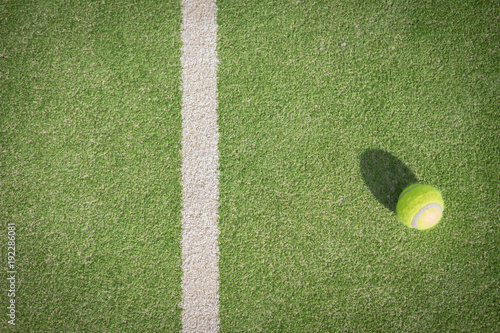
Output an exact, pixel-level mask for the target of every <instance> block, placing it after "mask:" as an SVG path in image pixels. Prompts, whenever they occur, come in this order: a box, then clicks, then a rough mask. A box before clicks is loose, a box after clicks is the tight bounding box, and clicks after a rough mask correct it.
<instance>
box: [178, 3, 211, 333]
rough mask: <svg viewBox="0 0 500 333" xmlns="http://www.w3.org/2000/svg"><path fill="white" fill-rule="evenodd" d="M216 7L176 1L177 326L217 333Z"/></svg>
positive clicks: (185, 329) (186, 330) (189, 329)
mask: <svg viewBox="0 0 500 333" xmlns="http://www.w3.org/2000/svg"><path fill="white" fill-rule="evenodd" d="M216 14H217V6H216V4H215V0H182V31H181V39H182V43H183V46H182V57H181V65H182V89H183V94H182V168H181V170H182V186H183V190H182V196H183V211H182V261H183V263H182V270H183V277H182V292H183V296H182V308H183V310H182V326H183V332H189V333H191V332H204V333H210V332H218V330H219V295H218V290H219V264H218V261H219V246H218V236H219V229H218V226H217V222H218V221H217V220H218V213H217V209H218V199H219V187H218V186H219V171H218V166H219V157H218V148H217V142H218V137H219V134H218V127H217V113H216V111H217V53H216V46H217V23H216Z"/></svg>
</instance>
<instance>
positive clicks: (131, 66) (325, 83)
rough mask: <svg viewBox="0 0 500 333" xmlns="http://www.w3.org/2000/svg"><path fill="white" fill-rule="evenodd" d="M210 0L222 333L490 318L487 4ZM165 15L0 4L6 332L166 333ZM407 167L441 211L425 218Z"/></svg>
mask: <svg viewBox="0 0 500 333" xmlns="http://www.w3.org/2000/svg"><path fill="white" fill-rule="evenodd" d="M217 7H218V11H217V15H218V16H217V23H218V25H219V30H218V34H219V36H218V49H217V51H218V59H219V72H218V92H219V95H218V104H219V109H218V114H219V131H220V137H219V150H220V152H219V154H220V156H219V159H220V160H219V161H220V189H219V191H220V207H219V215H220V218H219V226H220V229H221V234H220V238H219V243H220V245H219V246H220V254H221V257H220V331H221V332H449V331H457V332H494V331H495V330H496V327H498V326H499V324H500V319H499V315H498V313H499V312H500V309H499V306H498V304H499V299H500V297H499V296H500V295H499V287H500V286H499V277H500V271H499V268H498V267H499V264H500V263H499V260H498V259H499V256H498V249H497V248H498V236H497V234H496V233H497V230H498V226H499V225H498V220H499V218H500V211H499V203H498V197H499V196H500V191H499V177H498V176H499V174H498V169H499V168H500V163H499V159H498V144H499V139H498V123H499V119H498V107H499V103H498V93H499V91H498V87H499V83H500V82H499V78H498V73H499V58H498V45H499V35H498V33H499V31H498V17H499V6H498V4H497V3H496V2H495V1H471V0H465V1H458V0H457V1H448V2H444V1H402V0H394V1H352V0H347V1H337V0H329V1H319V0H316V1H296V0H294V1H283V0H280V1H236V0H234V1H229V0H218V1H217ZM180 28H181V7H180V2H179V1H153V0H145V1H138V2H134V1H126V0H122V1H91V2H90V1H73V2H71V3H68V2H63V1H55V0H50V1H10V2H8V1H5V2H2V3H1V4H0V117H1V118H0V126H1V132H0V148H1V149H0V163H1V167H0V177H1V182H0V189H1V193H2V200H1V202H0V218H1V220H2V228H3V230H4V231H0V249H1V250H0V251H1V252H0V253H1V258H0V264H1V267H2V270H3V272H5V271H7V262H6V253H7V246H6V244H7V223H15V224H16V227H17V236H16V237H17V238H16V250H17V251H16V259H17V263H16V268H17V286H18V290H17V293H16V294H17V296H16V302H17V303H16V304H17V307H16V309H17V310H18V313H17V317H16V326H15V327H12V326H11V325H9V324H8V323H7V319H8V318H7V316H6V315H5V314H6V313H7V311H6V310H5V314H4V313H3V312H2V313H0V318H3V319H1V320H0V331H7V330H8V329H10V330H12V331H16V330H17V331H19V332H53V331H57V332H81V331H82V332H83V331H88V332H142V331H147V332H178V331H179V330H180V329H181V326H182V324H181V308H180V306H179V303H180V301H181V293H182V290H181V275H182V271H181V268H180V267H181V243H180V242H181V184H180V180H181V174H180V166H181V163H182V161H181V154H180V150H181V144H180V143H181V129H182V128H181V127H182V124H181V113H180V111H181V97H182V91H181V90H180V89H179V88H180V85H181V66H180V56H181V51H180V48H181V41H180ZM414 181H419V182H423V183H429V184H432V185H434V186H436V187H438V188H439V189H440V190H441V191H442V193H443V197H444V200H445V205H446V210H445V212H444V218H443V220H442V221H441V223H440V224H439V225H438V226H436V227H435V228H433V229H430V230H428V231H424V232H421V231H415V230H412V229H409V228H407V227H406V226H404V225H402V223H401V222H399V221H398V220H397V217H396V214H395V211H394V210H395V203H396V200H397V196H398V195H399V191H400V190H402V188H403V187H404V185H406V184H407V183H409V182H414ZM6 276H7V274H6V273H5V274H3V277H2V278H1V279H0V294H1V295H2V297H1V298H0V301H1V303H2V304H0V306H1V307H2V308H3V309H5V308H6V306H7V301H8V298H7V297H5V294H6V292H5V291H6V290H8V281H7V280H6V279H5V278H4V277H6Z"/></svg>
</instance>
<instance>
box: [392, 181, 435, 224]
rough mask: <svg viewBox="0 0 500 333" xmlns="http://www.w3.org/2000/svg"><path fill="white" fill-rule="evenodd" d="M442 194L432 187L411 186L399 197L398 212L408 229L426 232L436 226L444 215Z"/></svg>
mask: <svg viewBox="0 0 500 333" xmlns="http://www.w3.org/2000/svg"><path fill="white" fill-rule="evenodd" d="M443 210H444V202H443V198H442V197H441V193H440V192H439V191H438V190H437V189H435V188H434V187H432V186H430V185H422V184H417V183H415V184H411V185H410V186H408V187H406V188H405V189H404V190H403V192H402V193H401V195H400V196H399V200H398V204H397V205H396V212H397V213H398V216H399V218H400V219H401V221H402V222H403V223H404V224H405V225H407V226H408V227H411V228H415V229H419V230H424V229H429V228H432V227H433V226H435V225H436V224H437V223H438V222H439V220H441V216H442V215H443Z"/></svg>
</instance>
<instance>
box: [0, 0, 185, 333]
mask: <svg viewBox="0 0 500 333" xmlns="http://www.w3.org/2000/svg"><path fill="white" fill-rule="evenodd" d="M180 24H181V10H180V3H178V2H177V1H140V2H134V1H109V2H108V1H106V2H104V1H92V2H90V1H72V2H71V3H68V2H64V1H26V2H24V1H23V2H20V1H11V2H2V3H1V4H0V36H1V37H0V50H1V51H0V52H1V53H2V57H0V87H1V88H0V89H1V105H0V112H1V126H2V127H1V129H2V132H1V134H0V145H1V163H2V168H1V169H0V172H1V179H2V181H1V188H2V201H1V204H0V207H1V208H0V216H1V220H2V229H3V230H4V231H2V232H1V233H0V235H1V236H0V237H1V238H0V239H1V244H2V245H1V249H2V258H1V262H2V272H4V270H6V269H7V263H6V251H7V248H6V236H7V231H6V230H7V229H6V225H7V223H10V222H13V223H15V225H16V226H17V239H16V245H17V246H16V250H17V251H16V258H17V267H16V268H17V288H18V290H17V293H16V297H15V300H16V304H17V307H16V310H17V318H16V325H15V326H11V325H10V324H8V323H7V320H8V318H7V316H6V314H7V310H6V307H7V304H8V303H7V302H8V301H9V299H8V298H7V297H4V296H6V290H7V289H8V288H7V280H6V277H7V274H6V273H5V274H4V273H2V279H1V280H0V289H1V290H2V292H1V294H2V297H1V300H2V304H1V307H2V309H4V310H2V313H1V318H2V319H1V320H0V331H3V332H6V331H8V329H14V330H17V331H18V332H140V331H149V332H154V331H157V332H158V331H164V332H174V331H179V330H180V328H181V319H180V313H181V308H180V307H179V302H180V300H181V286H180V283H179V281H180V277H181V274H182V272H181V268H180V255H181V246H180V242H179V238H180V232H181V224H180V209H181V185H180V177H181V173H180V163H181V156H180V140H181V116H180V108H181V103H180V100H181V93H182V92H181V90H180V75H181V66H180V55H181V52H180V46H181V43H180ZM3 226H5V228H4V227H3ZM4 245H5V246H4Z"/></svg>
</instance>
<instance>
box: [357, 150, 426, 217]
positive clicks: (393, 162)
mask: <svg viewBox="0 0 500 333" xmlns="http://www.w3.org/2000/svg"><path fill="white" fill-rule="evenodd" d="M360 167H361V175H362V176H363V179H364V181H365V183H366V185H367V186H368V188H369V189H370V191H371V192H372V194H373V195H374V196H375V198H376V199H377V200H378V201H379V202H380V203H381V204H383V205H384V206H386V207H387V208H389V209H390V210H392V211H393V212H396V204H397V203H398V198H399V195H400V194H401V192H402V191H403V189H404V188H405V187H406V186H408V185H410V184H411V183H416V182H417V178H416V177H415V175H414V174H413V172H411V170H410V169H408V167H407V166H406V165H405V164H404V163H403V162H401V161H400V160H399V159H398V158H396V157H395V156H393V155H391V154H389V153H388V152H386V151H383V150H380V149H369V150H366V151H365V152H364V153H363V154H362V155H361V158H360Z"/></svg>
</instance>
